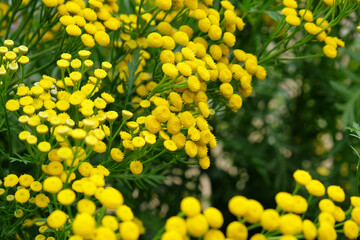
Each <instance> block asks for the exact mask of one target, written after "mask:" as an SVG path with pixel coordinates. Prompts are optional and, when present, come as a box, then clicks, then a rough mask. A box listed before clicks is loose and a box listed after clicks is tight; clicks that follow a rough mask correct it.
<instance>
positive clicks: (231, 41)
mask: <svg viewBox="0 0 360 240" xmlns="http://www.w3.org/2000/svg"><path fill="white" fill-rule="evenodd" d="M223 41H224V43H225V44H226V45H228V46H229V47H233V46H234V45H235V43H236V37H235V36H234V34H232V33H230V32H225V33H224V36H223Z"/></svg>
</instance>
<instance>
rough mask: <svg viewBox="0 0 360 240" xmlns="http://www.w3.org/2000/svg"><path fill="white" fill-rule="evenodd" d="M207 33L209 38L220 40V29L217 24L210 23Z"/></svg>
mask: <svg viewBox="0 0 360 240" xmlns="http://www.w3.org/2000/svg"><path fill="white" fill-rule="evenodd" d="M208 35H209V37H210V39H211V40H213V41H218V40H220V38H221V36H222V30H221V28H220V27H219V26H217V25H211V27H210V29H209V32H208Z"/></svg>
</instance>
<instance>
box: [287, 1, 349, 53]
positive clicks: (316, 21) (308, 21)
mask: <svg viewBox="0 0 360 240" xmlns="http://www.w3.org/2000/svg"><path fill="white" fill-rule="evenodd" d="M323 2H324V3H325V4H326V5H328V6H329V8H330V7H332V6H333V2H334V1H332V0H329V1H327V0H324V1H323ZM283 4H284V6H285V7H284V8H283V9H282V14H283V15H284V16H286V18H285V21H286V22H287V23H288V24H289V25H291V26H299V25H300V24H302V26H303V27H304V29H305V31H306V32H307V33H309V34H310V35H314V36H316V39H317V40H318V41H319V42H324V43H325V45H324V47H323V52H324V54H325V56H327V57H328V58H335V57H336V56H337V47H344V46H345V43H344V42H343V41H342V40H341V39H339V38H338V37H331V36H329V35H328V34H329V33H330V32H331V26H332V25H333V23H331V24H330V23H329V22H328V21H327V20H326V19H327V18H328V15H327V16H326V17H324V18H323V17H320V16H314V14H313V12H312V11H311V10H310V8H305V9H299V10H298V11H297V8H298V4H297V1H296V0H283ZM340 4H341V3H340ZM309 7H310V6H309ZM298 15H299V16H298ZM302 21H305V23H303V22H302Z"/></svg>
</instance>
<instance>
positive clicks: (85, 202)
mask: <svg viewBox="0 0 360 240" xmlns="http://www.w3.org/2000/svg"><path fill="white" fill-rule="evenodd" d="M77 210H78V211H79V213H88V214H93V213H94V212H95V210H96V205H95V203H94V202H93V201H91V200H89V199H81V200H79V201H78V203H77Z"/></svg>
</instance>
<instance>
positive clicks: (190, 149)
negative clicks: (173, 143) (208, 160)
mask: <svg viewBox="0 0 360 240" xmlns="http://www.w3.org/2000/svg"><path fill="white" fill-rule="evenodd" d="M185 152H186V154H187V155H188V156H189V157H191V158H194V157H195V156H196V155H197V146H196V143H194V142H193V141H186V143H185Z"/></svg>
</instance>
